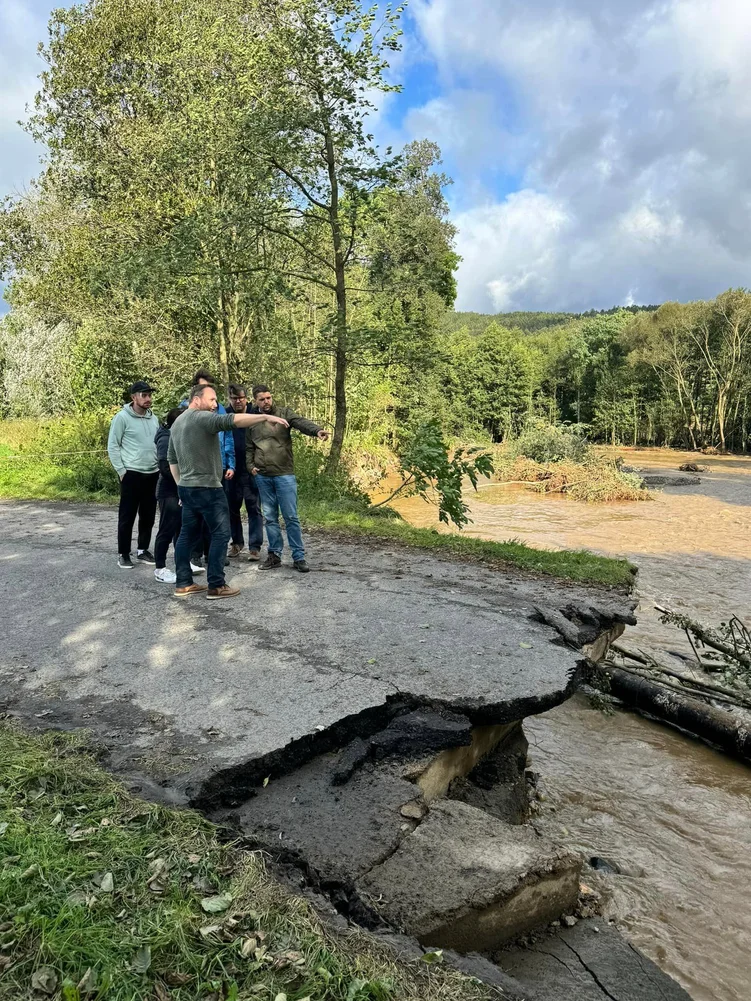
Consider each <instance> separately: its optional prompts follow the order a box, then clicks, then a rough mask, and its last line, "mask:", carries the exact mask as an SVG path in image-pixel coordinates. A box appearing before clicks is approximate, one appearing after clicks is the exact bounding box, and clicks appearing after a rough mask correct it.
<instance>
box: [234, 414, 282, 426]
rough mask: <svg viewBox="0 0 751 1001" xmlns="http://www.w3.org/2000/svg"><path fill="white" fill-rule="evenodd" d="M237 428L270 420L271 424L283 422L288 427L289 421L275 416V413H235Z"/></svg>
mask: <svg viewBox="0 0 751 1001" xmlns="http://www.w3.org/2000/svg"><path fill="white" fill-rule="evenodd" d="M232 416H233V417H234V418H235V427H236V428H249V427H253V425H254V424H262V423H263V422H264V421H268V422H269V424H283V425H284V427H286V428H288V427H289V423H288V422H287V421H285V419H284V418H283V417H275V416H274V414H233V415H232Z"/></svg>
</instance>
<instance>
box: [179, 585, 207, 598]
mask: <svg viewBox="0 0 751 1001" xmlns="http://www.w3.org/2000/svg"><path fill="white" fill-rule="evenodd" d="M205 590H206V585H205V584H188V586H187V587H176V588H175V597H176V598H187V597H188V596H189V595H191V594H199V593H200V592H201V591H205Z"/></svg>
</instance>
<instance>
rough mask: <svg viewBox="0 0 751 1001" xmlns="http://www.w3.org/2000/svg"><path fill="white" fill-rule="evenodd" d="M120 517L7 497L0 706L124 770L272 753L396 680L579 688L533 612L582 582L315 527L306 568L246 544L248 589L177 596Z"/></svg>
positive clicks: (243, 574) (404, 688) (157, 770)
mask: <svg viewBox="0 0 751 1001" xmlns="http://www.w3.org/2000/svg"><path fill="white" fill-rule="evenodd" d="M116 520H117V512H116V510H115V509H113V508H108V507H99V506H94V505H68V504H54V503H43V502H32V501H28V502H14V501H4V502H0V540H1V541H0V581H1V583H2V594H3V602H2V610H1V611H0V625H1V627H2V635H3V643H2V648H1V649H0V711H3V710H4V711H5V712H6V713H10V714H11V715H15V716H17V717H19V718H20V719H22V720H25V721H26V722H30V723H32V724H34V725H37V726H45V727H49V726H60V727H75V726H86V727H89V728H90V729H92V730H93V731H94V733H95V734H96V736H97V737H98V738H99V739H100V740H101V741H102V742H103V743H104V745H105V746H106V747H107V749H108V750H109V751H110V752H111V753H112V755H113V757H114V759H115V764H116V766H117V760H118V755H119V756H120V759H121V764H120V770H122V771H128V770H130V771H135V772H137V773H138V774H140V775H142V776H146V777H147V778H148V777H149V776H150V777H151V778H153V779H155V780H156V781H157V782H159V783H161V784H162V785H164V784H165V783H166V782H167V779H168V777H169V776H175V775H185V774H187V773H189V772H191V771H192V770H194V769H196V768H197V767H204V768H205V767H207V766H208V767H209V768H216V769H221V768H224V767H227V766H234V765H237V764H238V763H242V762H245V761H251V760H253V759H257V758H262V757H263V756H265V755H267V754H269V753H272V752H274V751H276V750H278V749H280V748H283V747H285V746H286V745H288V744H289V743H290V742H291V741H294V740H296V739H298V738H300V737H301V736H304V735H305V734H311V733H315V732H316V731H320V730H325V729H326V728H328V727H330V726H331V725H332V724H333V723H335V722H337V721H338V720H340V719H342V718H343V717H346V716H348V715H351V714H354V713H359V712H361V711H363V710H367V709H369V708H372V707H374V706H378V705H380V704H382V703H383V702H384V700H386V699H387V697H388V696H389V695H393V694H395V693H398V692H404V693H410V694H411V695H414V696H417V697H426V698H431V699H437V700H441V701H443V702H446V703H448V704H451V705H454V706H456V707H457V708H465V707H467V706H471V707H474V708H480V709H482V707H488V708H489V712H490V715H491V716H492V715H493V712H494V711H495V709H494V708H493V707H495V708H496V709H497V707H506V710H507V711H510V710H511V709H512V708H513V707H517V710H518V713H519V714H520V715H527V714H529V713H530V712H536V711H543V710H544V709H547V708H550V707H551V706H552V705H554V704H556V703H558V702H560V701H562V700H563V699H564V698H565V697H566V696H567V694H569V692H570V681H571V675H572V672H573V671H574V669H575V667H576V664H577V660H578V659H580V655H579V654H577V652H576V651H573V650H570V649H568V648H566V647H564V646H562V645H560V642H559V641H558V637H557V634H556V633H555V632H554V630H553V629H552V628H550V627H549V626H547V625H544V624H541V623H535V622H532V621H530V619H529V614H530V612H531V610H532V606H533V605H534V604H535V603H540V602H547V603H550V604H552V605H559V604H561V603H564V602H566V601H570V600H575V599H576V598H582V599H583V600H585V601H591V600H592V592H591V591H588V590H586V589H584V588H576V587H569V586H565V585H559V584H556V583H555V582H552V581H539V580H534V579H525V578H522V577H519V576H515V575H513V574H509V573H504V572H501V571H498V570H492V569H488V568H483V567H481V566H476V565H470V564H468V563H459V562H452V561H450V560H446V559H440V558H436V557H435V556H433V555H431V554H428V553H422V552H415V551H413V550H398V549H395V548H394V546H393V545H391V546H389V544H380V543H373V542H368V543H358V542H348V541H341V540H340V539H335V538H333V537H328V536H326V535H323V534H320V533H316V534H314V535H312V536H309V537H308V538H307V540H306V541H307V546H308V558H309V562H310V564H311V566H312V568H313V572H312V573H310V574H307V575H302V574H298V573H296V572H295V571H293V570H292V568H291V566H290V565H285V566H284V567H283V568H281V569H280V570H275V571H272V572H269V573H259V572H258V571H257V569H256V566H255V565H253V564H248V563H247V562H244V561H243V562H240V563H239V564H236V565H235V566H233V567H230V568H228V571H229V572H228V579H230V580H231V581H232V582H233V583H234V584H236V585H237V586H239V587H240V588H241V589H242V593H241V594H240V596H239V597H238V598H235V599H232V600H227V601H224V602H207V601H206V600H205V599H204V598H202V597H196V598H192V599H189V600H177V599H175V598H174V597H173V595H172V588H171V586H170V585H165V584H160V583H158V582H157V581H155V579H154V576H153V568H151V567H146V566H138V567H136V568H135V569H134V570H130V571H123V570H120V569H118V566H117V559H116V552H115V550H116V545H115V531H116ZM170 555H171V554H170Z"/></svg>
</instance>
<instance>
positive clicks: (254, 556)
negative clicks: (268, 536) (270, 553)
mask: <svg viewBox="0 0 751 1001" xmlns="http://www.w3.org/2000/svg"><path fill="white" fill-rule="evenodd" d="M260 559H261V551H260V549H251V551H250V552H249V553H248V563H258V562H259V561H260Z"/></svg>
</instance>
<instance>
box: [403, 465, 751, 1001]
mask: <svg viewBox="0 0 751 1001" xmlns="http://www.w3.org/2000/svg"><path fill="white" fill-rule="evenodd" d="M617 454H622V455H623V456H624V458H625V461H626V462H627V464H628V465H630V466H635V467H638V468H645V469H647V470H649V471H650V472H654V473H670V472H676V471H677V469H678V466H679V465H681V464H682V463H684V462H697V461H698V462H699V463H700V464H701V465H703V466H706V467H708V470H707V471H706V472H702V473H700V474H699V476H700V479H701V483H700V484H696V485H691V486H684V487H680V488H667V489H665V490H663V491H656V492H655V493H654V500H653V502H651V503H606V504H581V503H576V502H573V501H570V500H567V499H565V498H560V497H543V496H541V495H539V494H535V493H533V492H531V491H528V490H524V489H523V488H519V487H513V486H500V485H494V484H485V485H481V487H480V490H479V491H478V493H477V494H472V495H470V496H469V498H468V500H469V503H470V509H471V511H470V513H471V517H472V519H473V524H472V525H471V526H469V528H468V529H467V532H468V533H470V534H472V535H473V536H477V537H480V538H487V539H507V538H516V539H519V540H520V541H523V542H525V543H527V544H528V545H532V546H536V545H540V546H546V547H550V548H556V547H561V548H566V547H578V546H588V547H590V548H592V549H593V550H594V551H595V552H598V553H600V554H602V555H610V556H619V557H621V558H626V559H628V560H631V561H633V562H634V563H635V564H637V565H638V567H639V575H638V578H637V589H636V597H638V599H639V605H638V608H637V613H636V614H637V625H636V626H629V627H628V628H627V630H626V633H625V634H624V636H623V638H622V642H623V643H625V644H627V645H628V646H630V647H631V648H633V649H640V650H644V651H646V652H651V653H655V654H656V653H658V652H659V651H662V650H665V649H672V650H678V651H681V652H683V653H685V654H687V655H691V648H690V645H689V643H688V640H687V639H686V638H685V636H684V635H683V634H682V633H681V632H679V631H678V630H676V629H675V628H674V627H671V626H666V625H663V624H662V623H661V622H660V621H659V615H658V613H657V612H656V611H655V609H654V604H655V603H657V604H661V605H666V606H669V607H670V608H672V609H674V610H676V611H679V612H682V613H684V614H686V615H689V616H691V617H693V618H695V619H699V620H700V621H704V622H705V623H708V624H712V623H717V622H719V621H721V620H724V619H726V618H727V617H729V616H730V615H731V614H733V613H735V614H736V615H738V616H739V617H740V618H742V619H746V620H747V621H748V620H749V619H751V589H750V588H749V584H751V459H747V458H742V457H738V456H706V457H704V456H700V457H698V459H697V456H696V455H695V454H694V453H687V452H677V451H672V450H666V449H635V450H633V449H620V450H617ZM394 506H395V507H396V508H397V509H398V510H399V512H400V513H401V514H402V516H403V517H405V518H407V519H408V520H409V521H410V522H411V523H412V524H415V525H419V526H422V527H433V528H435V529H436V530H438V531H442V530H443V529H442V528H441V527H439V526H436V525H435V521H434V515H433V512H432V510H431V509H430V508H429V507H428V506H427V505H425V504H424V503H423V502H422V501H419V500H417V499H406V500H399V501H396V502H395V504H394ZM526 729H527V731H528V733H529V739H530V745H531V749H530V758H531V762H532V765H533V767H535V768H539V770H540V771H541V772H542V773H543V774H544V775H546V777H547V780H548V781H547V786H548V790H549V804H550V807H548V806H547V805H546V804H543V807H542V816H543V818H544V825H545V826H546V827H548V829H549V830H550V829H553V830H557V831H558V834H559V835H560V836H563V837H564V839H568V841H569V843H570V844H571V845H572V847H576V848H580V849H581V850H582V851H583V852H585V853H588V854H590V855H603V856H605V857H606V858H609V859H610V860H612V861H613V862H614V863H615V865H616V866H617V867H618V868H620V869H622V874H621V875H619V874H610V875H609V876H607V877H603V879H601V880H600V882H603V883H604V889H605V890H606V893H609V895H610V896H609V900H610V903H609V908H610V910H609V912H608V913H609V914H610V915H611V916H612V917H613V919H614V920H616V921H617V922H618V924H619V926H620V927H621V928H622V929H623V931H624V932H625V933H626V934H627V936H628V937H629V938H630V940H631V941H633V942H634V944H636V945H637V946H639V947H640V948H641V949H642V950H643V951H644V952H645V953H646V954H647V955H648V956H650V958H652V959H654V960H655V961H656V962H657V963H658V964H659V965H660V966H661V967H662V968H663V969H664V970H665V971H666V972H668V973H670V974H671V975H672V976H674V977H675V978H676V979H677V980H678V981H679V982H681V983H682V984H683V985H684V986H685V987H686V988H687V989H688V990H689V992H690V993H691V995H692V997H693V998H695V999H696V1001H744V999H745V998H746V997H747V996H748V983H749V980H750V979H751V962H750V961H749V959H748V956H749V954H750V949H749V946H750V945H751V915H749V911H748V906H747V901H746V893H745V887H746V886H747V885H748V882H749V880H751V864H749V863H748V862H747V859H748V857H749V851H748V849H749V840H748V837H749V836H748V819H749V816H751V770H749V769H748V768H747V767H746V766H744V765H741V764H738V763H736V762H733V761H731V760H729V759H727V758H724V757H723V756H722V755H720V754H719V753H718V752H716V751H714V750H712V749H710V748H707V747H705V746H704V745H702V744H701V743H699V742H698V741H695V740H692V739H690V738H687V737H684V736H682V735H681V734H678V733H675V732H673V731H670V730H669V729H667V728H665V727H662V726H659V725H657V724H654V723H650V722H649V721H648V720H645V719H642V718H640V717H638V716H634V715H632V714H630V713H625V712H622V711H617V712H616V714H615V716H613V717H605V716H603V715H602V714H600V713H598V712H595V711H593V710H591V709H589V707H588V705H587V704H586V702H585V701H583V700H581V699H576V700H573V701H571V702H569V703H567V704H566V705H563V706H560V707H559V708H557V709H555V710H553V711H552V712H550V713H548V714H545V715H544V716H541V717H537V718H535V719H534V720H529V721H528V722H527V725H526ZM552 807H554V808H555V810H554V811H553V809H552ZM548 825H551V826H548Z"/></svg>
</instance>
